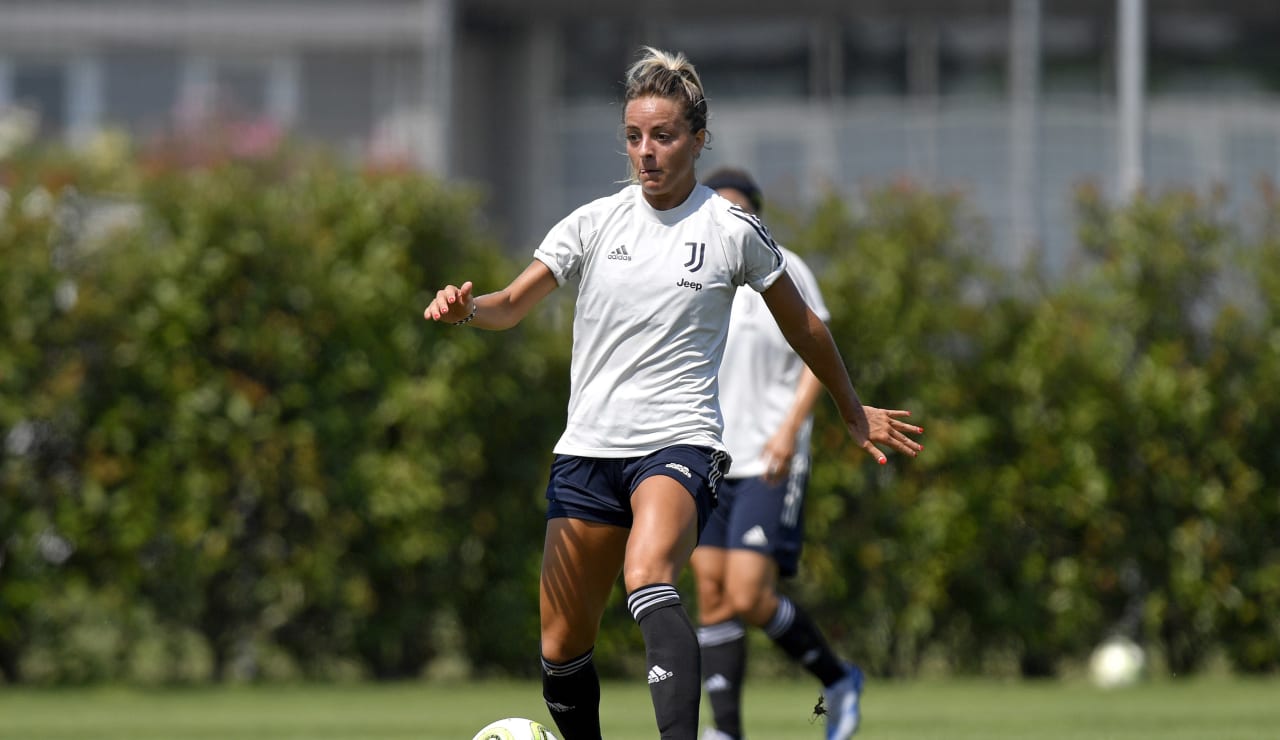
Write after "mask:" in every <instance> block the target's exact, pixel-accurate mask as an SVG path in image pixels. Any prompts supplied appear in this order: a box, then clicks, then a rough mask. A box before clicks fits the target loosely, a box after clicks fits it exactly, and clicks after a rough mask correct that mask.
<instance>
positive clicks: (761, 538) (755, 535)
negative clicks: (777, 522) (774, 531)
mask: <svg viewBox="0 0 1280 740" xmlns="http://www.w3.org/2000/svg"><path fill="white" fill-rule="evenodd" d="M742 544H744V545H754V546H756V547H763V546H765V545H767V544H769V538H768V536H766V535H765V533H764V527H761V526H760V525H759V524H757V525H756V526H754V527H752V528H751V529H748V530H747V532H746V534H744V535H742Z"/></svg>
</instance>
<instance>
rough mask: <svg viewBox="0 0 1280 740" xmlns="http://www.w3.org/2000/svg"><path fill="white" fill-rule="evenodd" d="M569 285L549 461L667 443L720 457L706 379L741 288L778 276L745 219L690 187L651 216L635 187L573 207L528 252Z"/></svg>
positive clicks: (711, 377) (631, 452)
mask: <svg viewBox="0 0 1280 740" xmlns="http://www.w3.org/2000/svg"><path fill="white" fill-rule="evenodd" d="M533 256H534V258H535V259H537V260H539V261H541V262H543V263H544V264H546V266H547V267H548V268H550V270H551V272H552V273H553V274H554V275H555V278H556V282H558V283H559V284H561V285H563V284H564V283H566V282H569V281H577V283H578V298H577V305H576V307H575V310H574V318H573V364H572V370H571V373H570V389H569V413H568V423H567V424H566V426H565V430H564V434H563V435H562V436H561V437H560V441H559V442H558V443H557V444H556V447H555V452H556V453H557V454H565V455H578V456H582V457H636V456H642V455H647V454H649V453H651V452H654V451H656V450H659V449H662V448H663V447H668V446H670V445H674V444H691V445H702V446H705V447H711V448H714V449H718V450H723V449H724V444H723V443H722V442H721V434H722V433H723V427H724V423H723V419H722V417H721V415H720V405H719V402H718V400H717V382H716V373H717V371H718V370H719V369H720V357H721V355H722V354H723V353H724V344H725V337H726V335H727V334H728V327H729V310H730V307H731V306H732V305H733V300H734V296H735V295H736V294H737V292H738V287H739V286H741V285H749V286H751V287H752V288H753V289H755V290H757V291H762V290H765V289H766V288H768V287H769V286H770V285H772V284H773V282H774V281H775V280H777V279H778V277H779V276H780V275H781V274H782V271H783V270H784V269H786V260H785V258H784V257H783V255H782V252H781V250H780V249H779V248H778V246H777V245H776V244H775V243H774V242H773V239H772V238H771V237H770V236H769V232H768V231H767V230H766V229H765V228H764V226H763V225H761V224H760V221H759V220H758V219H756V218H755V217H754V216H751V215H749V214H747V213H746V212H745V211H743V210H742V209H741V208H738V207H737V206H735V205H733V204H732V203H730V202H729V201H727V200H725V199H724V198H721V197H720V196H718V195H716V194H715V192H713V191H712V190H711V189H710V188H706V187H703V186H701V185H699V186H696V187H695V188H694V189H693V192H692V193H691V194H690V195H689V198H688V199H687V200H685V202H684V203H682V204H680V205H679V206H677V207H675V208H672V209H669V210H666V211H659V210H655V209H654V208H653V207H652V206H650V205H649V204H648V202H647V201H645V199H644V195H643V193H642V192H641V189H640V186H639V185H629V186H627V187H625V188H623V189H622V190H621V191H620V192H618V193H616V194H614V195H611V196H608V197H605V198H601V199H599V200H596V201H593V202H591V203H588V204H587V205H584V206H582V207H581V208H578V209H577V210H575V211H574V212H573V213H571V214H569V216H568V217H567V218H565V219H564V220H563V221H561V222H560V223H559V224H557V225H556V226H555V227H554V228H552V229H551V231H550V233H548V234H547V237H546V239H544V240H543V242H542V244H541V245H540V246H539V247H538V248H537V249H536V250H535V251H534V254H533Z"/></svg>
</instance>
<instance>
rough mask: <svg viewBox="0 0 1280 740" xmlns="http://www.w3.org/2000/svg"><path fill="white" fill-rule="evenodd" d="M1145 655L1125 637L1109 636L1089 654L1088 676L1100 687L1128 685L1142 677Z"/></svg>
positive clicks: (1111, 687)
mask: <svg viewBox="0 0 1280 740" xmlns="http://www.w3.org/2000/svg"><path fill="white" fill-rule="evenodd" d="M1145 664H1146V655H1145V653H1143V651H1142V648H1141V647H1139V646H1138V645H1137V644H1136V643H1134V642H1133V641H1132V640H1130V639H1128V638H1126V637H1109V638H1107V639H1106V640H1104V641H1103V642H1102V644H1101V645H1099V646H1098V647H1097V648H1095V649H1094V651H1093V654H1092V655H1090V656H1089V678H1091V679H1093V683H1094V684H1095V685H1097V686H1099V687H1100V688H1104V689H1114V688H1119V687H1121V686H1130V685H1132V684H1135V683H1137V682H1138V679H1139V678H1141V677H1142V668H1143V666H1144V665H1145Z"/></svg>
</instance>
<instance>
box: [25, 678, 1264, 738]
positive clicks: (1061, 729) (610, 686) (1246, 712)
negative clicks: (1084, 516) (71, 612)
mask: <svg viewBox="0 0 1280 740" xmlns="http://www.w3.org/2000/svg"><path fill="white" fill-rule="evenodd" d="M603 691H604V700H603V706H602V715H603V722H604V736H605V737H606V738H608V740H640V739H641V738H644V739H645V740H652V739H653V738H654V737H656V735H657V732H656V730H655V729H654V723H653V714H652V709H651V707H650V705H649V694H648V689H647V687H646V686H645V685H644V684H643V683H641V682H638V681H637V682H634V683H606V684H605V686H604V689H603ZM540 693H541V692H540V687H539V686H538V685H537V684H534V683H484V684H474V683H456V684H435V683H413V684H396V685H367V684H362V685H355V686H306V687H232V688H215V689H160V690H135V689H118V688H113V689H76V690H30V689H15V688H13V687H5V686H0V739H3V740H185V739H187V738H190V739H191V740H232V739H234V740H268V739H270V740H304V739H307V740H309V739H312V738H314V739H316V740H470V738H471V736H472V734H473V733H474V732H475V731H476V730H478V729H479V728H480V727H482V726H483V725H485V724H486V723H487V722H489V721H490V720H493V719H498V718H500V717H504V716H526V717H531V718H533V719H538V720H541V721H544V722H549V720H548V716H547V713H546V710H545V708H544V707H543V706H542V702H541V699H540ZM816 698H817V694H816V692H815V691H814V689H813V687H812V686H811V685H809V684H807V683H803V682H800V683H797V682H773V683H769V682H757V683H754V684H748V691H747V697H746V699H747V705H746V707H747V708H746V720H747V729H748V731H749V733H750V737H751V738H752V740H790V739H791V738H821V737H822V725H821V722H820V721H818V722H811V721H810V720H811V718H812V711H811V710H812V707H813V704H814V701H815V699H816ZM858 738H859V740H862V739H863V738H866V740H1015V739H1017V740H1024V739H1028V740H1029V739H1032V738H1034V740H1067V739H1068V738H1070V739H1072V740H1076V739H1080V740H1084V739H1088V740H1148V739H1149V740H1275V739H1276V738H1280V680H1270V681H1229V680H1226V679H1214V680H1197V681H1179V682H1157V683H1150V684H1145V685H1141V686H1137V687H1133V688H1129V689H1124V690H1118V691H1111V692H1104V691H1100V690H1098V689H1095V688H1093V687H1091V686H1088V685H1086V684H1083V683H1080V684H1071V683H1064V684H1057V683H1000V682H994V681H947V682H915V683H886V682H880V683H875V682H873V683H870V684H869V685H868V691H867V693H866V694H865V696H864V720H863V729H862V731H861V732H860V733H859V735H858Z"/></svg>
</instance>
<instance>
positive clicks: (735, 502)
mask: <svg viewBox="0 0 1280 740" xmlns="http://www.w3.org/2000/svg"><path fill="white" fill-rule="evenodd" d="M808 484H809V474H808V473H807V472H797V471H793V472H792V473H791V475H789V476H788V477H787V478H786V479H785V480H783V481H781V482H779V483H776V484H770V483H766V482H765V479H764V477H763V476H761V477H755V478H726V479H725V480H724V481H722V482H721V483H720V488H719V492H718V498H719V506H717V507H716V510H715V511H714V512H712V514H711V520H710V521H709V522H707V526H706V528H704V529H703V530H702V538H701V539H699V540H698V544H699V545H703V546H707V547H722V548H726V549H729V550H752V551H754V552H758V553H760V554H762V555H765V556H767V557H771V558H773V560H774V562H776V563H777V564H778V574H779V575H780V576H782V577H783V578H790V577H791V576H794V575H795V574H796V571H797V570H798V569H799V567H800V547H801V545H802V544H803V543H804V491H805V487H806V486H807V485H808ZM757 527H759V531H758V532H755V531H753V530H755V529H756V528H757Z"/></svg>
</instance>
